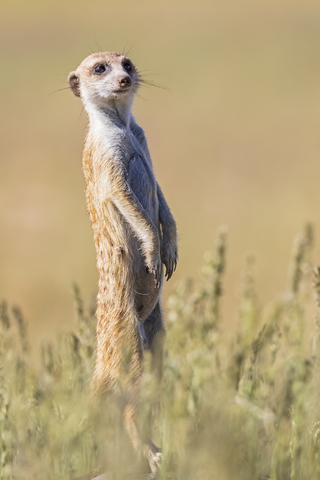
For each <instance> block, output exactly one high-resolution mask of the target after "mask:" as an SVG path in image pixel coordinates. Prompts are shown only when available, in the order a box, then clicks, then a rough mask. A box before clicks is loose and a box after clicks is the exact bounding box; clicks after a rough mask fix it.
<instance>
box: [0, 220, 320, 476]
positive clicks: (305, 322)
mask: <svg viewBox="0 0 320 480" xmlns="http://www.w3.org/2000/svg"><path fill="white" fill-rule="evenodd" d="M226 237H227V232H226V229H225V228H220V230H219V231H218V234H217V239H216V244H215V250H214V252H213V254H208V255H207V256H206V257H205V261H204V266H203V268H202V276H203V278H202V281H201V283H200V284H196V283H195V282H193V281H191V280H186V281H183V282H182V283H180V284H179V285H178V286H177V287H176V289H175V291H174V293H173V294H172V295H171V296H170V298H169V305H168V308H167V312H168V313H167V331H168V335H167V340H166V351H165V366H164V381H163V385H161V386H159V385H153V376H152V372H151V361H150V358H149V355H148V354H147V355H146V358H145V375H144V379H143V385H142V393H141V399H140V400H141V402H140V408H139V412H140V419H141V422H142V424H143V425H147V424H148V423H149V422H150V419H152V417H154V418H160V420H158V421H157V422H155V421H152V422H151V424H154V425H155V427H154V431H153V433H152V438H153V439H154V440H155V443H158V444H162V447H163V466H162V470H161V472H160V474H159V478H160V479H161V480H162V479H164V478H171V479H176V480H189V479H190V480H191V479H192V480H195V479H201V480H206V479H208V480H209V479H210V480H212V479H217V480H218V479H219V480H229V479H230V480H234V479H239V480H241V479H245V480H248V479H250V480H251V479H252V480H262V479H268V478H270V479H272V480H289V479H290V480H297V479H308V480H313V479H314V480H316V479H318V478H320V402H319V395H320V268H319V267H318V268H316V269H313V266H312V259H311V254H312V246H313V231H312V228H311V226H310V225H307V226H306V228H305V229H304V231H303V232H302V233H300V234H299V235H297V237H296V239H295V241H294V247H293V253H292V260H291V265H290V268H289V278H288V287H287V291H286V292H285V293H283V294H281V295H279V296H278V297H277V298H276V299H275V300H274V301H273V302H272V303H271V304H269V305H267V306H266V307H265V308H261V307H260V306H259V302H258V298H257V294H256V290H255V280H254V276H255V268H254V258H253V257H252V255H249V256H247V257H246V261H245V266H244V270H243V274H242V279H241V287H240V294H239V307H238V311H237V318H238V322H237V327H236V331H234V332H232V335H230V333H228V332H226V329H225V328H224V325H223V322H222V319H221V314H220V302H221V298H222V283H223V274H224V271H225V265H226ZM312 284H313V286H312ZM312 287H313V295H312ZM74 297H75V317H76V322H75V328H74V331H73V332H71V333H69V334H67V335H62V336H61V337H59V338H58V339H56V340H55V341H53V342H52V343H50V344H47V345H44V346H43V349H42V362H41V364H42V365H41V368H40V369H39V371H35V370H34V369H33V368H31V366H30V365H29V361H28V355H29V350H30V348H29V343H28V338H27V334H26V325H25V322H24V320H23V317H22V315H21V312H20V311H19V309H17V308H13V309H10V310H9V308H8V306H7V304H6V303H5V302H2V304H1V311H0V330H1V336H0V478H1V480H9V479H19V480H23V479H31V478H32V479H33V480H37V479H44V478H45V479H50V480H51V479H58V478H59V479H69V478H73V477H76V476H79V475H82V474H84V473H86V472H88V471H90V470H92V469H93V468H95V467H97V466H98V465H99V464H102V465H103V466H104V468H105V469H106V471H107V474H106V478H107V479H112V480H116V479H122V478H136V476H135V475H136V473H137V468H135V461H134V454H133V452H132V449H131V445H130V443H129V440H128V438H127V435H126V433H125V432H124V431H123V430H124V429H123V422H122V409H123V404H124V402H123V401H122V397H121V394H120V395H118V396H117V398H115V397H112V398H107V399H106V401H105V404H104V405H103V406H102V407H101V409H100V411H96V410H95V408H94V407H93V406H92V405H90V402H89V400H88V399H89V384H90V377H91V373H92V368H93V358H94V341H95V339H94V338H95V337H94V308H92V307H90V308H89V309H85V308H84V306H83V302H82V300H81V296H80V293H79V290H78V288H77V287H76V286H74ZM233 325H235V323H234V322H233ZM158 397H160V399H161V402H160V403H161V405H160V407H161V408H159V405H158V402H157V398H158ZM150 405H151V407H152V408H150ZM155 412H156V413H155ZM146 428H147V427H146ZM139 468H140V467H139Z"/></svg>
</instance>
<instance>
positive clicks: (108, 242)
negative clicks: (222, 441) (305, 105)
mask: <svg viewBox="0 0 320 480" xmlns="http://www.w3.org/2000/svg"><path fill="white" fill-rule="evenodd" d="M68 82H69V86H70V88H71V90H72V92H73V93H74V95H75V96H77V97H80V98H81V100H82V102H83V105H84V108H85V109H86V111H87V114H88V117H89V129H88V133H87V137H86V143H85V148H84V152H83V171H84V175H85V179H86V186H87V188H86V198H87V206H88V211H89V214H90V217H91V222H92V228H93V233H94V241H95V246H96V252H97V267H98V271H99V293H98V302H97V313H96V316H97V354H96V363H95V370H94V375H93V379H92V392H93V393H94V394H99V393H103V392H105V391H110V390H111V391H112V390H115V389H116V385H117V384H118V382H119V381H120V382H121V383H122V388H124V389H125V390H126V391H127V393H128V402H127V405H126V408H125V412H124V417H125V425H126V428H127V430H128V432H129V435H130V437H131V440H132V442H133V445H134V447H135V448H136V449H137V451H138V452H143V454H144V455H145V456H146V457H147V458H148V461H149V464H150V468H151V470H152V471H153V472H154V471H156V469H157V468H158V466H159V463H160V459H161V454H160V453H159V449H157V448H156V447H155V446H154V445H153V444H152V442H151V441H149V442H144V441H143V439H142V438H141V435H140V434H139V432H138V428H137V423H136V419H135V410H136V404H137V395H138V391H139V382H140V377H141V374H142V359H143V350H144V349H150V350H151V352H152V355H153V358H154V364H155V371H156V373H157V375H159V376H161V370H162V368H161V360H162V346H163V339H164V333H165V330H164V323H163V318H162V312H161V306H160V293H161V285H162V282H163V276H164V275H163V265H164V266H165V268H166V272H165V276H166V277H167V280H169V278H170V277H171V275H172V273H173V271H174V270H175V268H176V265H177V259H178V247H177V232H176V224H175V221H174V218H173V216H172V214H171V212H170V209H169V207H168V205H167V202H166V200H165V198H164V196H163V193H162V191H161V189H160V187H159V185H158V183H157V181H156V179H155V176H154V172H153V168H152V163H151V158H150V153H149V149H148V145H147V141H146V138H145V135H144V132H143V130H142V128H141V127H139V125H137V123H136V121H135V119H134V117H133V115H132V113H131V107H132V103H133V99H134V95H135V93H136V92H137V90H138V88H139V86H140V84H141V77H140V75H139V72H138V71H137V69H136V68H135V66H134V65H133V63H132V62H131V61H130V60H129V58H127V57H126V56H125V55H122V54H120V53H113V52H103V53H94V54H92V55H90V56H88V57H87V58H85V59H84V60H83V62H82V63H81V64H80V65H79V67H78V68H77V70H76V71H75V72H71V73H70V75H69V78H68ZM125 359H126V361H125ZM128 359H129V360H128ZM125 363H128V364H129V368H127V373H126V374H125V375H123V370H125V368H123V367H124V364H125Z"/></svg>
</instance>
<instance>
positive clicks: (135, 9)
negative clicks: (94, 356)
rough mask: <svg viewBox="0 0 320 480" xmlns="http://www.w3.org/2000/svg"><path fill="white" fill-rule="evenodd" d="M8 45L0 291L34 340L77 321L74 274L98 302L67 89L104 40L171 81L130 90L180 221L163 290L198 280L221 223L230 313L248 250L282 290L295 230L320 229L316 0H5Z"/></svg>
mask: <svg viewBox="0 0 320 480" xmlns="http://www.w3.org/2000/svg"><path fill="white" fill-rule="evenodd" d="M0 45H1V46H0V52H1V78H0V82H1V88H0V101H1V111H0V124H1V128H0V152H1V153H0V228H1V235H0V266H1V267H0V297H1V299H4V298H5V299H7V300H8V301H9V302H10V303H16V304H19V305H20V307H21V308H22V310H23V312H24V314H25V316H26V318H27V320H28V321H29V329H30V332H31V334H32V335H33V338H34V342H35V344H37V343H38V342H39V341H40V339H43V338H48V337H50V336H51V335H52V334H53V333H54V332H55V331H59V330H62V329H66V328H69V327H70V326H71V324H72V322H73V315H72V308H73V300H72V292H71V283H72V281H76V282H77V283H78V284H79V286H80V288H81V290H82V292H83V294H84V297H85V298H86V299H87V300H89V299H90V298H91V297H92V296H94V295H95V294H96V291H97V272H96V267H95V251H94V245H93V240H92V233H91V226H90V222H89V218H88V215H87V213H86V206H85V198H84V190H85V183H84V179H83V175H82V170H81V154H82V148H83V143H84V134H85V129H86V123H87V120H86V114H85V112H83V113H82V114H81V110H82V106H81V102H80V101H79V99H77V98H75V97H74V96H73V95H72V94H71V92H70V91H68V90H61V91H57V90H59V89H63V88H65V87H66V86H67V84H66V80H67V76H68V73H69V72H70V71H71V70H74V69H75V68H76V67H77V66H78V64H79V63H80V62H81V61H82V60H83V58H84V57H86V56H87V55H89V54H90V53H92V52H94V51H99V50H111V51H120V52H123V51H128V50H129V49H131V50H130V58H131V59H132V60H133V62H134V63H135V64H136V65H137V67H138V68H139V69H140V70H142V72H143V73H144V74H145V75H147V76H146V78H147V79H150V80H153V81H155V82H157V83H160V84H161V85H164V86H165V87H167V88H168V89H169V90H170V91H166V90H163V89H159V88H148V87H143V88H142V89H141V91H140V94H141V98H137V99H136V101H135V103H134V114H135V116H136V119H137V121H138V123H139V124H140V125H141V126H142V127H143V129H144V130H145V132H146V136H147V139H148V142H149V147H150V150H151V154H152V158H153V162H154V169H155V172H156V176H157V178H158V181H159V183H160V185H161V186H162V189H163V191H164V194H165V196H166V198H167V200H168V203H169V205H170V206H171V209H172V211H173V213H174V216H175V218H176V221H177V224H178V228H179V234H180V262H179V265H178V270H177V272H176V274H175V275H174V277H173V279H172V280H171V281H170V282H169V283H168V284H166V286H165V287H166V288H165V290H166V295H168V293H169V292H170V290H171V289H172V287H173V286H174V284H175V283H176V282H177V280H178V279H179V278H182V277H185V276H192V277H195V278H196V277H197V275H198V272H199V267H200V265H201V262H202V257H203V254H204V252H205V251H207V250H210V249H211V248H212V245H213V240H214V236H215V231H216V229H217V227H218V226H219V225H220V224H226V225H227V226H228V228H229V239H228V255H227V272H226V282H225V297H224V301H223V317H224V319H225V322H226V325H227V326H230V328H232V322H233V319H234V316H235V315H234V311H235V306H236V302H237V289H238V284H239V278H240V273H241V268H242V265H243V258H244V254H245V253H246V252H247V251H252V252H254V253H255V255H256V258H257V271H256V276H257V289H258V294H259V298H260V301H261V302H264V301H267V300H270V299H272V297H273V296H274V295H275V294H276V293H277V292H279V291H281V289H284V288H285V285H286V277H287V265H288V262H289V258H290V250H291V245H292V239H293V237H294V235H295V233H296V232H297V231H299V230H300V228H301V227H302V226H303V224H304V223H305V222H306V221H311V222H313V223H314V225H315V227H316V234H318V235H319V225H320V218H319V211H320V191H319V190H320V189H319V185H320V161H319V157H320V135H319V131H320V3H319V2H318V1H313V0H312V1H311V0H260V1H259V2H257V1H254V0H198V1H189V0H183V1H182V0H181V1H180V0H170V1H168V0H162V1H161V2H159V1H158V2H155V1H152V0H149V1H145V0H135V1H134V2H132V1H128V0H123V1H122V2H119V1H113V0H109V1H99V0H92V1H90V2H89V1H84V0H77V1H75V0H63V1H62V0H61V1H60V0H54V1H53V0H51V1H49V0H41V1H40V0H28V1H25V0H23V1H22V0H21V1H18V0H10V1H7V0H2V2H1V6H0ZM318 245H319V242H318ZM318 250H319V249H318ZM317 256H318V258H317V260H318V261H320V256H319V254H318V253H317Z"/></svg>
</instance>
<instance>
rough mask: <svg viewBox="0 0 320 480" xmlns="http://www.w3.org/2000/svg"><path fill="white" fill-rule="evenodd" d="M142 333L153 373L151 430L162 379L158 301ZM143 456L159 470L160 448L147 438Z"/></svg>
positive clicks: (158, 408)
mask: <svg viewBox="0 0 320 480" xmlns="http://www.w3.org/2000/svg"><path fill="white" fill-rule="evenodd" d="M143 330H144V335H145V337H146V346H145V350H149V351H150V353H151V355H152V358H151V370H152V373H153V374H154V375H155V379H154V380H155V383H154V386H155V388H154V392H153V395H154V400H153V401H151V404H150V405H149V406H148V407H149V409H150V411H149V428H150V431H151V423H152V420H151V419H152V418H153V419H156V420H157V422H158V417H159V416H160V396H161V380H162V363H163V344H164V338H165V328H164V322H163V316H162V311H161V306H160V302H159V301H158V302H157V304H156V306H155V307H154V309H153V310H152V312H151V313H150V315H149V316H148V317H147V318H146V320H145V321H144V322H143ZM145 456H146V457H147V458H148V461H149V465H150V469H151V471H152V472H153V473H155V472H156V471H157V470H159V468H160V465H161V457H162V454H161V449H160V448H158V447H156V445H154V443H153V442H152V441H151V440H150V439H149V440H148V442H147V444H146V445H145Z"/></svg>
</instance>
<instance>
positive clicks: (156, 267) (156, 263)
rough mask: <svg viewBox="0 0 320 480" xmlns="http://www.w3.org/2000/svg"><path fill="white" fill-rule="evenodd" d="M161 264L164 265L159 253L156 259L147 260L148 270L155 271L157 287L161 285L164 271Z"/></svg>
mask: <svg viewBox="0 0 320 480" xmlns="http://www.w3.org/2000/svg"><path fill="white" fill-rule="evenodd" d="M161 265H162V262H161V258H160V255H158V256H157V257H156V259H152V260H150V261H147V272H149V273H153V275H154V281H155V284H156V287H157V288H160V286H161V273H162V268H161Z"/></svg>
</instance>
